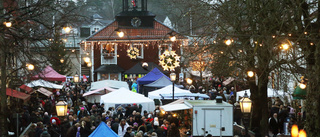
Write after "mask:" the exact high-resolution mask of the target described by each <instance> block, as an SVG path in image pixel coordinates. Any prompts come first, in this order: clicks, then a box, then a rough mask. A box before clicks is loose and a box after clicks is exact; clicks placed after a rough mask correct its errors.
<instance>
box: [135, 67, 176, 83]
mask: <svg viewBox="0 0 320 137" xmlns="http://www.w3.org/2000/svg"><path fill="white" fill-rule="evenodd" d="M162 76H165V77H166V78H167V79H169V80H170V78H169V77H167V76H166V75H164V74H163V73H162V72H161V71H160V70H159V69H158V68H154V69H153V70H151V71H150V72H149V73H148V74H146V75H145V76H144V77H142V78H139V79H138V80H137V82H138V85H145V84H149V83H152V82H154V81H156V80H158V79H159V78H161V77H162Z"/></svg>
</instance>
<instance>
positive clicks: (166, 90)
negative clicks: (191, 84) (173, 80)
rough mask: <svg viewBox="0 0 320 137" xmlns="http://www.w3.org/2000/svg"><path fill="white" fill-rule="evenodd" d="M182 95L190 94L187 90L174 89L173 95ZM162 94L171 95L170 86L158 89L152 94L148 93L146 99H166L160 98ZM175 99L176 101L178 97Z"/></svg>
mask: <svg viewBox="0 0 320 137" xmlns="http://www.w3.org/2000/svg"><path fill="white" fill-rule="evenodd" d="M182 93H186V94H189V93H191V92H190V91H189V90H184V89H180V88H178V87H174V95H176V94H177V95H178V94H180V95H181V94H182ZM162 94H166V95H167V94H171V95H172V85H168V86H166V87H164V88H161V89H158V90H154V91H152V92H149V93H148V97H149V98H151V99H163V98H165V99H166V97H163V96H161V95H162ZM175 98H176V99H178V97H175Z"/></svg>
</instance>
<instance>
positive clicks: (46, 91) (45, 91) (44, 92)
mask: <svg viewBox="0 0 320 137" xmlns="http://www.w3.org/2000/svg"><path fill="white" fill-rule="evenodd" d="M37 91H38V92H40V93H41V94H43V95H45V96H47V97H49V96H51V95H52V94H53V93H52V92H51V91H49V90H47V89H45V88H39V89H38V90H37Z"/></svg>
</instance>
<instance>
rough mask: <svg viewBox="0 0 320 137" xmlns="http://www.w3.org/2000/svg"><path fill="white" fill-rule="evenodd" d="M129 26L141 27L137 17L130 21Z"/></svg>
mask: <svg viewBox="0 0 320 137" xmlns="http://www.w3.org/2000/svg"><path fill="white" fill-rule="evenodd" d="M131 25H132V26H133V27H139V26H140V25H141V19H140V18H138V17H134V18H132V19H131Z"/></svg>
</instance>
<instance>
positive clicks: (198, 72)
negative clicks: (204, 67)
mask: <svg viewBox="0 0 320 137" xmlns="http://www.w3.org/2000/svg"><path fill="white" fill-rule="evenodd" d="M189 73H190V74H191V75H193V76H197V77H200V75H201V73H202V77H203V78H207V77H212V73H211V71H202V72H200V71H193V70H191V71H189Z"/></svg>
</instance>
